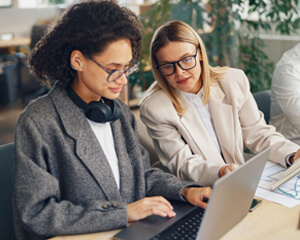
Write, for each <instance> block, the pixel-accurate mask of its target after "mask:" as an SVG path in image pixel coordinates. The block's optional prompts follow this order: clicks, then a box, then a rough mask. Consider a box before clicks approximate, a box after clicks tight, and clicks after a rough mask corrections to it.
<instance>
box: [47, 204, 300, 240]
mask: <svg viewBox="0 0 300 240" xmlns="http://www.w3.org/2000/svg"><path fill="white" fill-rule="evenodd" d="M299 224H300V205H298V206H296V207H294V208H287V207H283V206H281V205H279V204H276V203H273V202H269V201H267V200H263V203H262V204H261V206H259V207H258V208H257V209H255V210H254V211H253V212H249V213H248V215H247V216H246V217H245V218H244V219H243V220H242V221H241V222H240V223H239V224H238V225H236V226H235V227H234V228H233V229H231V230H230V231H229V232H228V233H227V234H225V235H224V236H223V237H222V238H221V240H241V239H242V240H248V239H249V240H253V239H263V240H274V239H278V240H279V239H280V240H281V239H289V240H298V239H300V226H299ZM118 231H120V230H114V231H108V232H102V233H93V234H84V235H76V236H64V237H55V238H51V240H112V239H113V236H114V235H115V234H116V233H117V232H118Z"/></svg>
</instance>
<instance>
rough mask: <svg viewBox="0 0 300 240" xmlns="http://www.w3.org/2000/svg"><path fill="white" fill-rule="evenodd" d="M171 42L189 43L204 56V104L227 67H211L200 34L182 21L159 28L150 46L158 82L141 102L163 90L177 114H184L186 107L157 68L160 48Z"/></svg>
mask: <svg viewBox="0 0 300 240" xmlns="http://www.w3.org/2000/svg"><path fill="white" fill-rule="evenodd" d="M169 42H188V43H191V44H193V45H195V47H196V48H199V52H200V54H201V56H202V60H201V61H200V64H201V68H202V70H201V76H200V79H199V81H202V87H203V104H207V103H208V100H209V94H210V87H211V85H212V82H216V81H218V80H220V79H222V77H223V76H224V74H225V73H226V72H227V70H228V68H227V67H211V66H210V65H209V63H208V58H207V54H206V50H205V47H204V44H203V41H202V39H201V38H200V36H199V34H198V33H197V32H196V31H195V30H194V29H193V28H192V27H191V26H189V25H188V24H186V23H184V22H182V21H178V20H175V21H170V22H167V23H165V24H163V25H162V26H161V27H159V28H158V29H157V30H156V31H155V33H154V35H153V38H152V41H151V46H150V54H151V65H152V70H153V74H154V77H155V79H156V81H155V82H154V83H153V84H152V85H151V86H150V87H149V89H148V90H147V92H146V95H145V97H144V98H143V99H142V100H141V103H142V102H143V101H144V100H146V99H147V98H148V97H149V96H150V95H151V94H153V93H155V92H156V91H158V90H160V89H162V90H163V91H164V92H165V93H166V94H167V96H168V97H169V98H170V99H171V101H172V103H173V105H174V108H175V109H176V111H177V113H179V114H182V115H183V114H184V107H183V104H182V102H181V101H180V100H179V98H178V97H177V95H176V93H175V89H174V88H173V87H172V86H171V85H170V84H169V83H168V81H167V80H166V78H165V76H163V75H161V73H160V72H159V71H158V69H157V68H156V65H157V64H158V60H157V58H156V54H157V52H158V50H159V49H160V48H162V47H163V46H165V45H167V44H168V43H169Z"/></svg>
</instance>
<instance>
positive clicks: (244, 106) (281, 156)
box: [231, 73, 299, 167]
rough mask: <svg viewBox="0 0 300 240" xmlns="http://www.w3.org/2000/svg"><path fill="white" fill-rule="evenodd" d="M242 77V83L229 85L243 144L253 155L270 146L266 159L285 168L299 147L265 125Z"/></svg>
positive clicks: (244, 78)
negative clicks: (288, 157)
mask: <svg viewBox="0 0 300 240" xmlns="http://www.w3.org/2000/svg"><path fill="white" fill-rule="evenodd" d="M243 76H244V77H243V78H242V79H243V81H239V84H235V85H231V91H232V94H231V95H232V96H233V95H234V96H236V98H235V102H236V103H238V105H240V106H238V107H237V108H238V112H239V113H238V117H239V121H240V125H241V128H242V136H243V141H244V144H245V145H246V146H247V147H248V148H249V149H250V150H251V151H252V152H254V153H259V152H261V151H262V150H264V149H265V148H267V147H269V146H271V147H272V149H271V153H270V155H269V158H268V159H269V160H270V161H272V162H275V163H279V164H281V165H282V166H284V167H287V163H286V157H287V156H289V155H290V154H292V153H295V152H296V151H297V150H298V149H299V146H298V145H297V144H295V143H292V142H291V141H289V140H287V139H286V138H284V137H283V136H282V135H281V134H280V133H278V132H276V129H275V127H274V126H272V125H268V124H266V122H265V120H264V117H263V114H262V112H261V111H259V109H258V106H257V104H256V102H255V100H254V98H253V96H252V94H251V92H250V85H249V81H248V78H247V77H246V75H245V74H244V73H243ZM237 86H240V87H241V88H239V87H237ZM236 87H237V88H236Z"/></svg>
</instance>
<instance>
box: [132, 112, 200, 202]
mask: <svg viewBox="0 0 300 240" xmlns="http://www.w3.org/2000/svg"><path fill="white" fill-rule="evenodd" d="M131 115H132V114H131ZM131 122H132V127H133V129H134V132H135V134H136V139H138V133H137V125H136V120H135V118H134V117H132V118H131ZM138 144H139V148H140V151H141V153H142V159H141V162H142V165H143V170H144V177H145V184H146V186H145V188H146V196H163V197H165V198H167V199H169V200H179V201H185V199H184V198H183V197H182V196H181V194H180V192H181V190H182V189H183V188H185V187H202V186H201V185H200V184H198V183H195V182H191V181H189V182H188V181H180V180H179V179H178V178H177V177H176V176H174V175H173V174H169V173H165V172H163V171H162V170H160V169H158V168H152V167H151V165H150V159H149V154H148V152H147V150H146V149H145V148H144V147H143V146H142V145H141V144H140V142H139V141H138Z"/></svg>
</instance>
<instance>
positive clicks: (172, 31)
mask: <svg viewBox="0 0 300 240" xmlns="http://www.w3.org/2000/svg"><path fill="white" fill-rule="evenodd" d="M151 60H152V69H153V72H154V76H155V78H156V82H155V83H154V84H153V85H152V86H151V88H150V89H149V91H148V94H147V95H146V97H145V98H144V99H143V101H142V103H141V107H140V117H141V119H142V121H143V122H144V123H145V124H146V126H147V128H148V132H149V135H150V136H151V137H152V139H153V142H154V145H155V148H156V151H157V154H158V156H159V159H160V161H161V163H162V164H163V165H164V166H166V167H167V168H168V169H169V170H170V172H171V173H173V174H175V175H177V176H178V177H179V178H180V179H181V180H193V181H197V182H199V183H201V184H204V185H212V184H213V183H214V182H215V181H216V180H217V179H218V178H219V177H222V176H223V175H225V174H226V173H228V172H230V171H232V170H233V169H235V168H236V167H237V166H238V165H240V164H242V163H243V162H244V161H245V160H244V155H243V153H244V152H243V150H244V146H247V147H248V148H249V149H250V150H251V151H253V152H254V153H258V152H260V151H262V150H263V149H265V148H266V147H268V146H273V148H272V151H271V154H270V156H269V160H271V161H274V162H277V163H280V164H281V165H283V166H284V167H288V166H289V165H290V164H293V162H294V160H295V159H297V158H298V157H299V156H300V150H298V149H299V146H298V145H296V144H294V143H292V142H290V141H288V140H286V139H285V138H284V137H283V136H282V135H281V134H279V133H277V132H276V131H275V128H274V127H272V126H269V125H267V124H266V122H265V120H264V117H263V114H262V113H261V112H260V111H259V110H258V108H257V105H256V103H255V100H254V98H253V96H252V94H251V92H250V88H249V81H248V79H247V77H246V75H245V74H244V72H243V71H241V70H238V69H233V68H228V67H211V66H210V65H209V63H208V59H207V54H206V51H205V47H204V45H203V42H202V40H201V38H200V37H199V35H198V34H197V33H196V32H195V31H194V30H193V28H192V27H190V26H189V25H187V24H185V23H183V22H181V21H171V22H167V23H166V24H164V25H163V26H161V27H160V28H159V29H158V30H157V31H156V32H155V34H154V36H153V39H152V43H151Z"/></svg>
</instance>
